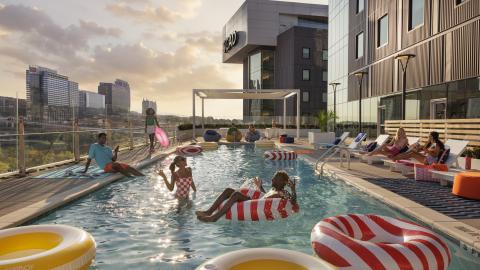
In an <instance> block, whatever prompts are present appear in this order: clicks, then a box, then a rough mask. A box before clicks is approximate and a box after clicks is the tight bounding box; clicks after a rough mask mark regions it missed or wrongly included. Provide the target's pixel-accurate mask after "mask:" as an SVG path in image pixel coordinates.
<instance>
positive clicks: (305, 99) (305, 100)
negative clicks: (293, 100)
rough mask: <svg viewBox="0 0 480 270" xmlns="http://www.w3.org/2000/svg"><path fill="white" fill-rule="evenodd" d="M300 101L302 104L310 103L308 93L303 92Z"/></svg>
mask: <svg viewBox="0 0 480 270" xmlns="http://www.w3.org/2000/svg"><path fill="white" fill-rule="evenodd" d="M302 101H303V102H309V101H310V93H309V92H307V91H305V92H303V93H302Z"/></svg>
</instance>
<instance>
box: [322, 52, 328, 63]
mask: <svg viewBox="0 0 480 270" xmlns="http://www.w3.org/2000/svg"><path fill="white" fill-rule="evenodd" d="M322 60H324V61H328V50H323V51H322Z"/></svg>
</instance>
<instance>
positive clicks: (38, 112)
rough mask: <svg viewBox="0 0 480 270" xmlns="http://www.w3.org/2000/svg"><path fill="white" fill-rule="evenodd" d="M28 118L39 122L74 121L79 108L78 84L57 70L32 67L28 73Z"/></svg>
mask: <svg viewBox="0 0 480 270" xmlns="http://www.w3.org/2000/svg"><path fill="white" fill-rule="evenodd" d="M26 84H27V110H28V112H27V118H28V119H29V120H31V121H38V122H63V121H70V120H72V117H73V113H74V111H75V110H76V108H78V83H76V82H72V81H69V80H68V77H67V76H65V75H61V74H58V73H57V71H56V70H53V69H49V68H45V67H40V66H30V67H29V69H28V70H27V71H26Z"/></svg>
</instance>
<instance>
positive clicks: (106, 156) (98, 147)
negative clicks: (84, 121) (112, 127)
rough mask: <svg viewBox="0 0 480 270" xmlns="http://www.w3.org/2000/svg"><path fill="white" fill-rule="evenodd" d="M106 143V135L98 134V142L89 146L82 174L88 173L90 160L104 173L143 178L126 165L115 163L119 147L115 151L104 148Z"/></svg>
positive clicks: (135, 170)
mask: <svg viewBox="0 0 480 270" xmlns="http://www.w3.org/2000/svg"><path fill="white" fill-rule="evenodd" d="M106 143H107V134H105V133H103V132H102V133H100V134H98V141H97V143H94V144H92V145H90V149H89V150H88V158H87V164H85V170H84V171H83V173H86V172H87V171H88V167H89V166H90V162H92V159H95V162H97V165H98V167H100V168H102V169H103V171H104V172H106V173H117V172H119V173H121V174H123V175H125V176H128V177H130V176H132V175H134V176H144V174H143V173H141V172H139V171H138V170H137V169H135V168H132V167H131V166H129V165H128V164H124V163H120V162H116V160H117V156H118V150H119V148H120V147H119V146H117V147H115V150H113V153H115V154H113V153H112V148H110V147H108V146H106V145H105V144H106Z"/></svg>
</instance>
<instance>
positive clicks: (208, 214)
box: [195, 171, 297, 222]
mask: <svg viewBox="0 0 480 270" xmlns="http://www.w3.org/2000/svg"><path fill="white" fill-rule="evenodd" d="M254 183H255V185H256V186H257V188H258V190H259V191H260V192H262V193H264V194H265V195H263V196H262V197H261V198H262V199H267V198H282V199H286V200H290V201H291V202H292V204H296V203H297V194H296V188H295V185H296V183H295V181H292V180H290V177H289V176H288V174H287V172H285V171H278V172H276V173H275V175H274V176H273V178H272V188H271V189H270V191H268V192H265V189H263V186H262V180H260V179H259V178H258V177H255V179H254ZM285 186H289V187H290V189H291V191H292V192H291V193H290V192H288V191H287V190H285ZM260 192H258V194H256V192H255V193H254V194H251V195H250V194H244V193H242V192H240V191H238V190H234V189H232V188H227V189H225V190H224V191H223V193H222V194H221V195H220V196H219V197H218V198H217V199H216V200H215V202H214V203H213V204H212V206H211V207H210V208H209V209H208V210H206V211H197V212H195V213H196V214H197V218H198V219H199V220H201V221H205V222H215V221H217V220H218V219H219V218H220V217H222V216H223V215H225V213H226V212H227V211H228V210H229V209H230V207H232V205H233V204H234V203H237V202H243V201H249V200H253V199H259V196H258V195H259V194H261V193H260ZM249 195H250V196H251V197H250V196H249ZM252 197H253V198H252ZM225 201H226V202H225ZM223 202H225V204H224V205H223V207H222V208H220V209H218V207H219V206H220V205H221V204H222V203H223ZM217 209H218V211H216V212H215V210H217Z"/></svg>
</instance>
